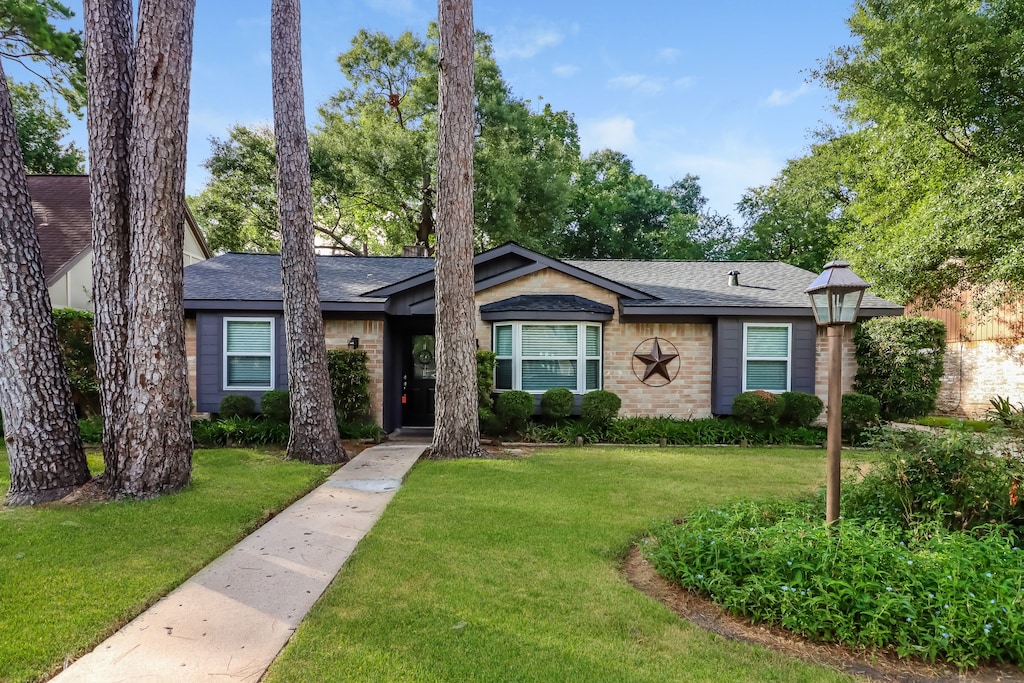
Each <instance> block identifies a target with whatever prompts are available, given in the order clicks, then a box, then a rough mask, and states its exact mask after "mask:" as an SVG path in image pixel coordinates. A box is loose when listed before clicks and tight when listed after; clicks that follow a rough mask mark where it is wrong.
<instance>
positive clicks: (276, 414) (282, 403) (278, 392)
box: [260, 389, 292, 424]
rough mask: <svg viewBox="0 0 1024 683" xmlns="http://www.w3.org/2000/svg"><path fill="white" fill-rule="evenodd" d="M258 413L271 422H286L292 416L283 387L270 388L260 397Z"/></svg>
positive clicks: (286, 393)
mask: <svg viewBox="0 0 1024 683" xmlns="http://www.w3.org/2000/svg"><path fill="white" fill-rule="evenodd" d="M260 414H261V415H263V417H265V418H266V419H268V420H270V421H271V422H277V423H280V424H288V421H289V420H290V419H291V416H292V409H291V405H290V404H289V397H288V392H287V391H286V390H284V389H271V390H270V391H268V392H266V393H265V394H263V396H262V397H260Z"/></svg>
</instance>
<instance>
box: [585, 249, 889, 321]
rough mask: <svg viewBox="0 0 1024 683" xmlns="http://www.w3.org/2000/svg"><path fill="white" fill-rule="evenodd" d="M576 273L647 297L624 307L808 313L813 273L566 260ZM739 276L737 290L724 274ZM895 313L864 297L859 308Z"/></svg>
mask: <svg viewBox="0 0 1024 683" xmlns="http://www.w3.org/2000/svg"><path fill="white" fill-rule="evenodd" d="M566 263H568V264H570V265H573V266H576V267H577V268H580V269H581V270H585V271H587V272H590V273H593V274H595V275H599V276H601V277H605V278H608V279H610V280H616V281H618V282H621V283H623V284H625V285H628V286H630V287H633V288H635V289H639V290H642V291H644V292H647V293H648V294H650V295H651V296H652V297H656V298H655V299H649V300H641V299H634V300H630V301H628V302H624V303H627V304H628V305H629V306H630V307H634V308H635V307H648V306H650V307H680V306H685V307H701V308H704V307H714V308H723V307H729V308H732V307H743V308H801V309H807V311H808V313H809V312H810V304H809V301H808V298H807V294H806V293H805V292H804V290H805V289H807V286H808V285H810V284H811V282H812V281H813V280H814V278H815V277H817V273H812V272H810V271H808V270H804V269H803V268H797V267H796V266H791V265H789V264H788V263H782V262H780V261H571V260H570V261H566ZM733 270H737V271H739V273H740V274H739V286H731V285H730V284H729V271H733ZM873 308H880V309H892V308H899V306H898V305H897V304H894V303H892V302H890V301H886V300H885V299H882V298H880V297H878V296H875V295H873V294H871V293H870V290H869V292H868V293H867V294H865V295H864V302H863V304H862V309H868V310H870V309H873Z"/></svg>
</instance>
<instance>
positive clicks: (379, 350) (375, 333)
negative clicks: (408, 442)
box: [324, 319, 384, 425]
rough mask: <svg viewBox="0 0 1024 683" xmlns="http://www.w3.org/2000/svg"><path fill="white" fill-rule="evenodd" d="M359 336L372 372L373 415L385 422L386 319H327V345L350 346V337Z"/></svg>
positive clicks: (371, 396)
mask: <svg viewBox="0 0 1024 683" xmlns="http://www.w3.org/2000/svg"><path fill="white" fill-rule="evenodd" d="M352 337H359V349H360V350H361V351H365V352H366V369H367V370H369V372H370V417H371V419H372V420H373V421H374V422H375V423H377V424H378V425H380V424H383V423H384V321H383V320H331V319H327V320H324V338H325V339H326V341H327V348H328V349H345V348H348V340H349V339H351V338H352Z"/></svg>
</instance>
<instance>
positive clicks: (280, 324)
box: [195, 308, 288, 413]
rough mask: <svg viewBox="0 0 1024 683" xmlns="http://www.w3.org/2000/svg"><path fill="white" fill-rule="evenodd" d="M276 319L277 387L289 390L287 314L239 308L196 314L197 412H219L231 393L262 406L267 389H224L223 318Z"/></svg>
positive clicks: (275, 386)
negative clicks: (222, 401)
mask: <svg viewBox="0 0 1024 683" xmlns="http://www.w3.org/2000/svg"><path fill="white" fill-rule="evenodd" d="M250 315H251V317H254V318H273V319H274V377H273V382H274V388H275V389H287V388H288V351H287V347H286V346H285V334H284V315H283V314H282V313H281V312H279V311H274V310H268V309H266V308H263V309H261V310H246V311H245V313H243V314H242V315H239V312H238V309H234V310H230V309H229V310H224V309H221V310H219V311H202V312H199V313H197V314H196V395H195V402H196V411H197V412H200V413H216V412H217V411H218V410H220V402H221V399H223V398H224V397H225V396H227V395H228V394H242V395H245V396H248V397H250V398H251V399H252V400H253V401H255V402H256V406H257V408H259V405H260V398H262V396H263V394H265V393H266V392H267V391H268V390H267V389H258V390H255V391H246V390H242V389H225V388H224V382H223V379H224V318H245V317H249V316H250Z"/></svg>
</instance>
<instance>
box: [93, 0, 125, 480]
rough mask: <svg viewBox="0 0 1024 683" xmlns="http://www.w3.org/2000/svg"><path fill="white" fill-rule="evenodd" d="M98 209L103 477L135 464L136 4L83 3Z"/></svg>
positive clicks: (115, 0) (96, 341) (96, 340)
mask: <svg viewBox="0 0 1024 683" xmlns="http://www.w3.org/2000/svg"><path fill="white" fill-rule="evenodd" d="M83 10H84V13H85V47H86V61H87V65H88V69H87V72H86V85H87V88H88V102H89V108H88V112H87V116H88V119H87V123H88V128H89V196H90V199H91V208H92V248H93V262H92V278H93V279H92V281H93V286H92V291H93V311H94V313H95V318H94V326H93V347H94V349H95V351H96V378H97V380H98V383H99V393H100V411H101V413H102V415H103V461H104V465H105V470H106V475H105V477H104V478H105V479H106V480H107V481H108V482H109V481H111V480H115V481H116V480H120V479H121V478H122V477H123V476H124V471H125V470H126V468H127V466H128V462H129V450H128V446H127V444H125V443H123V423H124V416H125V412H126V404H125V387H126V386H127V383H128V362H127V358H126V357H125V349H126V348H127V346H128V302H127V299H126V294H127V292H128V273H129V271H128V265H129V258H130V254H131V249H130V243H129V205H128V182H129V180H128V178H129V176H128V164H129V161H128V141H129V139H130V136H131V102H132V74H133V69H134V62H135V59H134V36H133V35H132V3H131V0H84V2H83Z"/></svg>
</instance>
